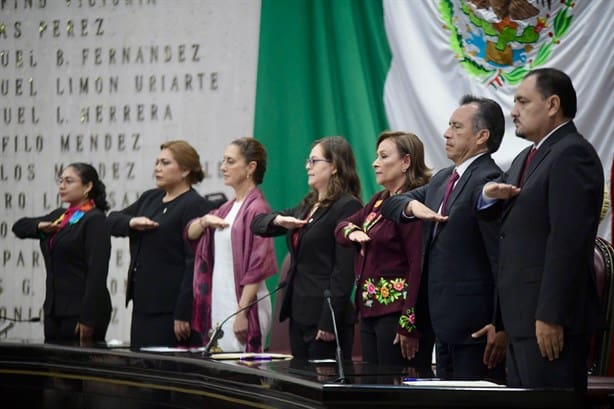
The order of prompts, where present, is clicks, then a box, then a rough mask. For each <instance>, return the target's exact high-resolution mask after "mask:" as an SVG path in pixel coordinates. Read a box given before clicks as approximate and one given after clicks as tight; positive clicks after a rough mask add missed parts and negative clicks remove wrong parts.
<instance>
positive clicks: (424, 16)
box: [254, 0, 614, 255]
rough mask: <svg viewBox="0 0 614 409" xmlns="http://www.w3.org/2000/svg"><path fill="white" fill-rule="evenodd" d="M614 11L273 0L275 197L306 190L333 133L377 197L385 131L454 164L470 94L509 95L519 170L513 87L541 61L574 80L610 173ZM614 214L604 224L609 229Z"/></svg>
mask: <svg viewBox="0 0 614 409" xmlns="http://www.w3.org/2000/svg"><path fill="white" fill-rule="evenodd" d="M612 15H614V2H612V1H607V0H604V1H600V0H594V1H588V0H576V1H567V0H564V1H549V0H548V1H544V0H505V1H501V0H429V1H426V0H425V1H417V0H411V1H410V0H407V1H402V0H383V1H381V0H334V1H332V0H292V1H287V0H262V6H261V21H260V43H259V57H258V76H257V89H256V108H255V124H254V136H255V137H256V138H258V139H260V140H262V141H263V142H264V144H265V145H266V147H267V149H268V152H269V157H270V158H271V160H270V161H269V165H268V169H267V175H266V178H265V183H264V185H263V188H264V190H265V193H266V195H267V198H268V200H269V201H270V203H271V205H272V207H273V208H276V209H279V208H287V207H291V206H294V205H295V204H296V203H298V201H299V200H300V199H301V198H302V197H303V196H304V194H305V193H306V191H307V189H308V187H307V184H306V175H305V169H304V163H305V158H306V157H307V155H308V153H309V150H310V147H311V143H312V141H313V140H315V139H318V138H321V137H324V136H328V135H341V136H344V137H346V138H347V139H348V140H349V141H350V143H351V145H352V147H353V149H354V152H355V155H356V159H357V163H358V167H359V169H358V171H359V176H360V178H361V181H362V186H363V196H364V197H363V199H365V200H367V199H368V198H369V197H370V196H371V195H372V194H373V193H374V192H375V191H377V190H378V189H379V187H378V186H377V185H376V183H375V179H374V177H373V171H372V168H371V163H372V162H373V160H374V157H375V142H376V140H377V136H378V135H379V133H380V132H382V131H384V130H405V131H410V132H413V133H415V134H416V135H418V137H420V138H421V140H422V141H423V142H424V145H425V150H426V160H427V165H428V166H430V167H432V168H433V169H434V170H435V171H436V170H438V169H440V168H442V167H445V166H449V165H450V164H451V162H450V161H449V160H448V159H447V158H446V156H445V151H444V140H443V132H444V131H445V129H446V127H447V124H448V120H449V117H450V115H451V113H452V112H453V110H454V109H455V108H456V107H457V106H458V101H459V99H460V98H461V96H462V95H464V94H466V93H471V94H475V95H478V96H485V97H488V98H492V99H494V100H496V101H498V102H499V103H500V104H501V106H502V108H503V111H504V113H505V114H506V134H505V137H504V141H503V144H502V146H501V148H500V150H499V151H498V152H497V153H496V154H495V155H494V158H495V160H496V161H497V163H498V164H499V165H500V166H501V167H502V168H503V169H504V170H505V169H507V167H508V166H509V164H510V163H511V160H512V159H513V158H514V156H515V155H516V154H517V153H518V152H519V151H520V150H522V149H523V148H524V147H525V146H526V145H527V141H525V140H522V139H520V138H518V137H516V136H515V135H514V129H513V124H512V121H511V118H510V116H509V113H510V111H511V108H512V105H513V95H514V92H515V89H516V87H517V85H518V83H519V82H520V81H521V79H522V78H523V76H524V75H525V74H526V73H527V72H528V71H529V70H531V69H534V68H539V67H556V68H559V69H561V70H563V71H565V72H566V73H567V74H568V75H570V77H571V78H572V80H573V81H574V85H575V87H576V90H577V92H578V99H579V102H578V107H579V108H578V115H577V117H576V124H577V125H578V128H579V129H580V131H581V132H582V133H583V134H584V136H585V137H586V138H587V139H588V140H589V141H590V142H591V143H592V144H593V145H594V146H595V148H596V150H597V151H598V153H599V155H600V157H601V160H602V163H603V166H604V175H606V176H607V177H606V179H609V178H610V169H611V166H612V160H613V157H614V143H613V136H612V135H614V128H613V126H612V121H611V117H612V116H613V115H614V112H613V100H612V97H611V93H612V89H614V87H613V85H614V72H613V67H614V61H613V55H614V54H613V53H612V49H614V41H613V39H614V37H612V35H611V33H612V31H613V29H614V23H612V19H611V18H609V16H612ZM610 214H611V211H610V212H608V218H609V219H610V220H611V216H610ZM610 223H611V222H610V221H604V222H603V223H602V225H601V230H600V235H601V236H603V237H606V238H608V240H611V237H612V236H611V224H610ZM278 244H279V243H278ZM280 246H285V244H280ZM278 250H280V251H278V254H280V255H283V254H285V247H280V248H278Z"/></svg>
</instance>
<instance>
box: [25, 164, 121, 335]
mask: <svg viewBox="0 0 614 409" xmlns="http://www.w3.org/2000/svg"><path fill="white" fill-rule="evenodd" d="M58 185H59V194H60V198H61V199H62V201H63V202H64V203H66V204H68V207H67V208H59V209H55V210H54V211H52V212H51V213H49V214H47V215H45V216H41V217H33V218H30V217H24V218H22V219H19V220H18V221H17V222H15V224H14V225H13V233H15V235H16V236H17V237H19V238H20V239H24V238H29V239H38V240H39V242H40V248H41V252H42V253H43V258H44V259H45V268H46V271H47V278H46V282H45V302H44V305H43V311H44V313H45V317H44V333H45V342H50V343H76V344H80V345H89V344H91V343H92V342H104V340H105V335H106V332H107V327H108V325H109V320H110V318H111V297H110V296H109V291H108V289H107V273H108V268H109V257H110V255H111V236H110V234H109V229H108V227H107V226H106V223H105V219H106V216H105V212H106V211H107V210H108V209H109V205H108V203H107V199H106V192H105V186H104V183H102V181H101V180H100V179H99V178H98V173H97V172H96V169H94V168H93V167H92V166H91V165H89V164H86V163H72V164H70V165H68V166H67V167H66V168H64V170H63V171H62V173H61V175H60V176H59V178H58Z"/></svg>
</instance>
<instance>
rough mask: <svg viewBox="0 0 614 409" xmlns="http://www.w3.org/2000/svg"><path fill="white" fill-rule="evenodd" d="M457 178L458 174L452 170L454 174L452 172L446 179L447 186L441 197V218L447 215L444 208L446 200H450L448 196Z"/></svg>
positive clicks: (446, 203)
mask: <svg viewBox="0 0 614 409" xmlns="http://www.w3.org/2000/svg"><path fill="white" fill-rule="evenodd" d="M458 178H459V175H458V172H457V171H456V169H454V172H452V174H451V175H450V179H448V186H447V187H446V193H445V194H444V195H443V201H442V202H441V215H442V216H445V215H446V213H447V212H446V206H447V205H448V199H449V198H450V195H451V194H452V190H454V184H455V183H456V181H457V180H458Z"/></svg>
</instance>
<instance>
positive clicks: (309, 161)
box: [305, 158, 330, 166]
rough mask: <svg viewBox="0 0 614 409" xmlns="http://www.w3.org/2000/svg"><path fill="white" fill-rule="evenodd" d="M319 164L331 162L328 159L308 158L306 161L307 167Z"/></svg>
mask: <svg viewBox="0 0 614 409" xmlns="http://www.w3.org/2000/svg"><path fill="white" fill-rule="evenodd" d="M317 162H329V163H330V161H329V160H328V159H320V158H307V159H306V160H305V166H313V165H315V164H316V163H317Z"/></svg>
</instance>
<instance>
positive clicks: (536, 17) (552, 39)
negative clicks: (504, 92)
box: [439, 0, 575, 88]
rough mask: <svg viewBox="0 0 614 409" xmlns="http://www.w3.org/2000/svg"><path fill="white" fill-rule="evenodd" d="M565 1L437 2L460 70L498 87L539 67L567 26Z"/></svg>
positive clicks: (570, 12)
mask: <svg viewBox="0 0 614 409" xmlns="http://www.w3.org/2000/svg"><path fill="white" fill-rule="evenodd" d="M574 6H575V2H574V1H571V0H560V1H556V0H555V1H552V0H533V1H530V0H441V1H440V3H439V11H440V16H441V18H442V20H443V21H444V28H445V29H446V30H449V31H450V48H451V50H452V51H453V52H454V55H455V57H456V58H457V60H458V61H459V64H460V65H461V66H462V67H463V68H464V70H465V71H466V72H467V73H468V74H470V75H471V76H474V77H477V78H479V79H480V80H482V81H483V82H484V83H486V84H488V85H490V86H493V87H494V88H500V87H503V86H505V85H515V84H518V83H519V82H520V81H521V80H522V78H524V76H525V75H526V74H527V73H528V72H529V71H531V70H532V69H535V68H538V67H539V66H542V65H544V64H545V63H546V62H547V61H548V59H549V58H550V57H551V56H552V53H553V52H554V50H555V48H556V47H557V46H558V45H559V44H560V43H561V41H562V40H563V38H564V37H565V35H566V34H567V32H568V31H569V28H570V27H571V24H572V21H573V8H574Z"/></svg>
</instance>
